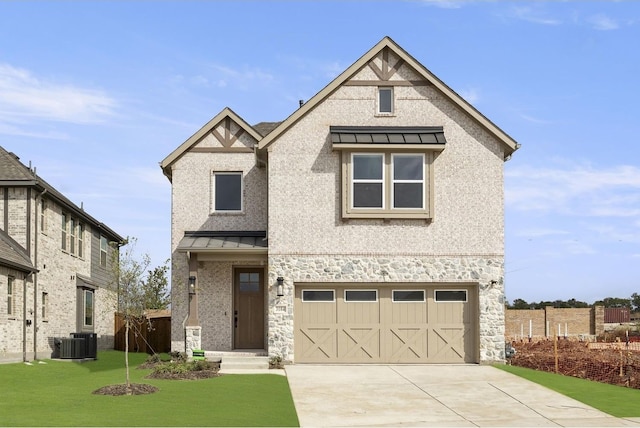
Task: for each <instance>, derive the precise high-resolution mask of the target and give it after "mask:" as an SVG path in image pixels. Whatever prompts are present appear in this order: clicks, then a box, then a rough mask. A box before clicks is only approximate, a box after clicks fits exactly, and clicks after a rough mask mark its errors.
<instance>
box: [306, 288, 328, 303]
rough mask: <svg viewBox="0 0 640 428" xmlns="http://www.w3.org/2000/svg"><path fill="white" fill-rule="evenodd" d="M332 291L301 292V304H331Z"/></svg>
mask: <svg viewBox="0 0 640 428" xmlns="http://www.w3.org/2000/svg"><path fill="white" fill-rule="evenodd" d="M334 300H335V299H334V297H333V290H302V301H303V302H333V301H334Z"/></svg>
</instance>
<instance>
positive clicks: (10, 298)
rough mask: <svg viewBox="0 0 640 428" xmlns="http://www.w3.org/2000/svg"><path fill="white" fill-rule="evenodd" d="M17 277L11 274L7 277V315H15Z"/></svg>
mask: <svg viewBox="0 0 640 428" xmlns="http://www.w3.org/2000/svg"><path fill="white" fill-rule="evenodd" d="M14 281H15V279H14V278H13V277H12V276H10V277H8V278H7V315H14V311H15V303H14V295H13V293H14V289H13V282H14Z"/></svg>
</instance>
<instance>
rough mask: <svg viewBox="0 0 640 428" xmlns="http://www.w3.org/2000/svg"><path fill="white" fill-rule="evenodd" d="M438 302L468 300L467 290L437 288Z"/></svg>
mask: <svg viewBox="0 0 640 428" xmlns="http://www.w3.org/2000/svg"><path fill="white" fill-rule="evenodd" d="M435 294H436V302H466V301H467V290H436V293H435Z"/></svg>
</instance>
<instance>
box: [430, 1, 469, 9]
mask: <svg viewBox="0 0 640 428" xmlns="http://www.w3.org/2000/svg"><path fill="white" fill-rule="evenodd" d="M420 1H421V2H422V3H424V4H427V5H430V6H437V7H441V8H443V9H459V8H461V7H462V5H463V4H465V3H471V2H472V1H470V0H466V1H465V0H420Z"/></svg>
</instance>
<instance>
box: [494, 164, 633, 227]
mask: <svg viewBox="0 0 640 428" xmlns="http://www.w3.org/2000/svg"><path fill="white" fill-rule="evenodd" d="M505 177H506V192H505V193H506V203H507V205H508V206H509V207H511V208H513V209H516V210H521V211H537V212H543V213H549V212H555V213H561V214H565V215H578V216H592V217H632V216H636V217H637V216H640V168H638V167H635V166H630V165H618V166H613V167H608V168H601V169H597V168H594V167H592V166H590V165H576V164H569V165H566V166H565V167H556V168H554V167H540V168H536V167H533V166H522V167H518V168H516V169H509V170H507V172H506V173H505Z"/></svg>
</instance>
